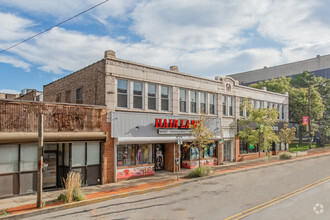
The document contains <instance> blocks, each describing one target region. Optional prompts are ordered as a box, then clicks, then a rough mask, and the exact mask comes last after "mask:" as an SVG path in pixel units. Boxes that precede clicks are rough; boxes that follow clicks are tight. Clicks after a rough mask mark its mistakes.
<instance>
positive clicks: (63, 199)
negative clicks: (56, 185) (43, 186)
mask: <svg viewBox="0 0 330 220" xmlns="http://www.w3.org/2000/svg"><path fill="white" fill-rule="evenodd" d="M57 200H59V201H61V202H67V198H66V195H65V194H63V193H61V194H60V195H59V196H58V197H57Z"/></svg>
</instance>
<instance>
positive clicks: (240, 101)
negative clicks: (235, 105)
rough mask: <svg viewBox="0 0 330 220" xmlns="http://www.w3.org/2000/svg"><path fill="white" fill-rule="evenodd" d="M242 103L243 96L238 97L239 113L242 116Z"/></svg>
mask: <svg viewBox="0 0 330 220" xmlns="http://www.w3.org/2000/svg"><path fill="white" fill-rule="evenodd" d="M242 105H243V98H240V99H239V115H240V116H242V117H243V116H244V109H243V108H242Z"/></svg>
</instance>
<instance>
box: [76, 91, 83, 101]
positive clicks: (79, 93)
mask: <svg viewBox="0 0 330 220" xmlns="http://www.w3.org/2000/svg"><path fill="white" fill-rule="evenodd" d="M76 103H78V104H82V103H83V89H82V87H80V88H78V89H77V90H76Z"/></svg>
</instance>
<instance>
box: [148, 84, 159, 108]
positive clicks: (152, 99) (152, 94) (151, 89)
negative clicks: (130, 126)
mask: <svg viewBox="0 0 330 220" xmlns="http://www.w3.org/2000/svg"><path fill="white" fill-rule="evenodd" d="M156 97H157V96H156V85H155V84H148V109H151V110H156V106H157V99H156Z"/></svg>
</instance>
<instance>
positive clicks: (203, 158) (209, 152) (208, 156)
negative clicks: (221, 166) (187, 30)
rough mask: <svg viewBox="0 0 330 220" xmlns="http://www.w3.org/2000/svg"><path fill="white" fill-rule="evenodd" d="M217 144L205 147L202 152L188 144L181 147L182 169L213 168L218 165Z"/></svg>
mask: <svg viewBox="0 0 330 220" xmlns="http://www.w3.org/2000/svg"><path fill="white" fill-rule="evenodd" d="M217 146H218V142H214V143H212V144H210V145H209V146H207V147H205V148H204V149H203V150H202V151H200V149H199V148H198V147H195V146H192V145H191V144H189V143H186V144H184V145H183V146H182V147H181V152H182V158H181V160H182V167H183V168H187V169H194V168H196V167H198V166H199V163H200V165H201V166H215V165H218V147H217Z"/></svg>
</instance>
